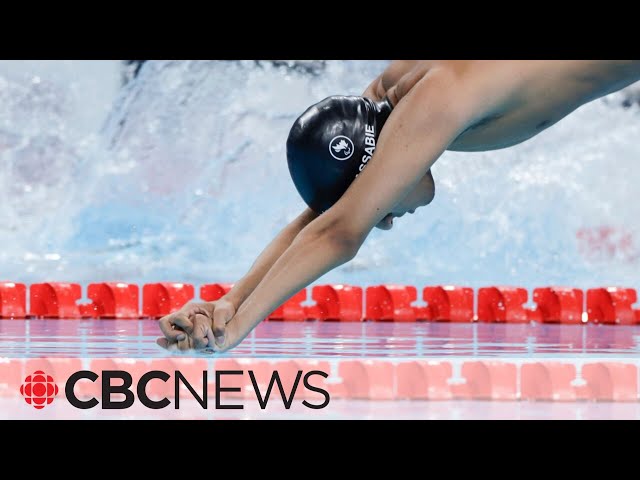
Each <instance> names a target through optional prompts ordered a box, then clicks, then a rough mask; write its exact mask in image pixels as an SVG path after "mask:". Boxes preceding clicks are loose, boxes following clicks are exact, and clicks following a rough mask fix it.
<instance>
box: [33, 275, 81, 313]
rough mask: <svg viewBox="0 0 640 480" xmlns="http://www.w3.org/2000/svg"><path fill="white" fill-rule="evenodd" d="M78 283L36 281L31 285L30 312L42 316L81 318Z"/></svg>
mask: <svg viewBox="0 0 640 480" xmlns="http://www.w3.org/2000/svg"><path fill="white" fill-rule="evenodd" d="M81 296H82V293H81V289H80V285H79V284H77V283H63V282H50V283H34V284H32V285H31V286H30V287H29V301H30V308H29V314H30V315H31V316H34V317H42V318H81V317H82V315H81V313H80V307H79V305H77V304H76V302H77V301H78V300H80V297H81Z"/></svg>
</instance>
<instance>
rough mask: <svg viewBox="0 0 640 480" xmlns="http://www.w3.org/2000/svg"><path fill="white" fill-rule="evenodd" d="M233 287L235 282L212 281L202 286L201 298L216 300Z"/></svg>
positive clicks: (206, 300)
mask: <svg viewBox="0 0 640 480" xmlns="http://www.w3.org/2000/svg"><path fill="white" fill-rule="evenodd" d="M232 288H233V283H210V284H208V285H202V286H201V287H200V298H201V299H202V300H204V301H205V302H214V301H216V300H219V299H221V298H222V297H224V296H225V295H226V294H227V293H229V290H231V289H232Z"/></svg>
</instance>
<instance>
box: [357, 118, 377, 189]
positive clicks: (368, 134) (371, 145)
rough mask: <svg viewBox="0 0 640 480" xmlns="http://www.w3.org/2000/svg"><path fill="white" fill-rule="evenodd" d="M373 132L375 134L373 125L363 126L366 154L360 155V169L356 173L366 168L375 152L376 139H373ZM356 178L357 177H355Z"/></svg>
mask: <svg viewBox="0 0 640 480" xmlns="http://www.w3.org/2000/svg"><path fill="white" fill-rule="evenodd" d="M375 132H376V129H375V127H374V126H373V125H365V127H364V144H365V145H368V146H367V147H365V148H364V151H365V152H366V153H365V154H364V155H362V160H360V167H359V168H358V172H361V171H362V170H364V167H366V166H367V162H368V161H369V160H371V157H372V156H373V152H375V150H376V137H375V134H376V133H375ZM357 176H358V175H356V177H357Z"/></svg>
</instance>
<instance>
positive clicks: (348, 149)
mask: <svg viewBox="0 0 640 480" xmlns="http://www.w3.org/2000/svg"><path fill="white" fill-rule="evenodd" d="M329 153H331V156H332V157H333V158H335V159H336V160H349V159H350V158H351V155H353V142H352V141H351V139H350V138H349V137H345V136H344V135H338V136H337V137H333V139H332V140H331V141H330V142H329Z"/></svg>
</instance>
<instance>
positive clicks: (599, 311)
mask: <svg viewBox="0 0 640 480" xmlns="http://www.w3.org/2000/svg"><path fill="white" fill-rule="evenodd" d="M637 300H638V296H637V294H636V291H635V290H634V289H633V288H616V287H607V288H590V289H589V290H587V315H588V317H589V321H590V322H593V323H609V324H618V325H632V324H634V323H638V322H639V321H640V315H639V313H638V310H635V311H634V309H633V308H632V305H633V304H634V303H635V302H636V301H637Z"/></svg>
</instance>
